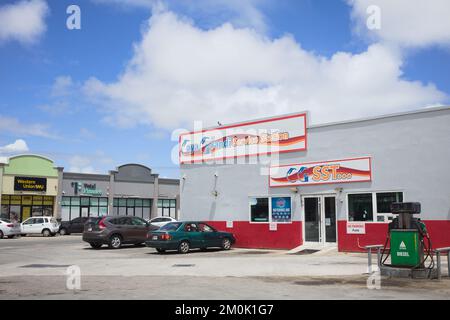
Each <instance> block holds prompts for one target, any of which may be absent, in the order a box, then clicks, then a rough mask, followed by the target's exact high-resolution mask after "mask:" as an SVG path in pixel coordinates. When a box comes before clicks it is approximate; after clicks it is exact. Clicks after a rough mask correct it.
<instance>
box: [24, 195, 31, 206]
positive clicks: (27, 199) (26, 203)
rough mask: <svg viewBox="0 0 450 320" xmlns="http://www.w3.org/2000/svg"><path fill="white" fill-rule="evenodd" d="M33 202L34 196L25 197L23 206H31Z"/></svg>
mask: <svg viewBox="0 0 450 320" xmlns="http://www.w3.org/2000/svg"><path fill="white" fill-rule="evenodd" d="M32 201H33V197H32V196H23V197H22V205H31V204H32Z"/></svg>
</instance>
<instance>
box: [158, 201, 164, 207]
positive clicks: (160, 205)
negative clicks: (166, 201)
mask: <svg viewBox="0 0 450 320" xmlns="http://www.w3.org/2000/svg"><path fill="white" fill-rule="evenodd" d="M162 206H163V201H162V200H161V199H158V208H162Z"/></svg>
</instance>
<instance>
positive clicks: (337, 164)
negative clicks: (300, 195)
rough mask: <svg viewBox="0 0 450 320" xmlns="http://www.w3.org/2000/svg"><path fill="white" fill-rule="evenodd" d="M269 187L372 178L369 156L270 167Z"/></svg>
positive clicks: (357, 180)
mask: <svg viewBox="0 0 450 320" xmlns="http://www.w3.org/2000/svg"><path fill="white" fill-rule="evenodd" d="M269 175H270V178H269V186H270V187H290V186H307V185H316V184H325V183H347V182H365V181H371V180H372V169H371V158H370V157H362V158H354V159H344V160H333V161H321V162H306V163H300V164H293V165H282V166H273V167H270V174H269Z"/></svg>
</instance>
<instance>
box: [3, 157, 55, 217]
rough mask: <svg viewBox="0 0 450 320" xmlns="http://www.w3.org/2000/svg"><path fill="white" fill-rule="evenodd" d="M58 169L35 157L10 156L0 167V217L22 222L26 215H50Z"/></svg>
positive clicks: (53, 212) (52, 210)
mask: <svg viewBox="0 0 450 320" xmlns="http://www.w3.org/2000/svg"><path fill="white" fill-rule="evenodd" d="M61 174H62V168H58V167H55V165H54V163H53V161H52V160H50V159H48V158H45V157H42V156H38V155H20V156H15V157H11V158H10V159H9V162H8V163H6V164H0V190H1V199H0V207H1V215H2V217H9V218H11V219H13V220H18V221H23V220H25V219H27V218H29V217H30V216H42V215H48V216H53V215H55V214H56V212H58V202H57V196H58V191H59V180H60V178H61Z"/></svg>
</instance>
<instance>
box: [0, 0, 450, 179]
mask: <svg viewBox="0 0 450 320" xmlns="http://www.w3.org/2000/svg"><path fill="white" fill-rule="evenodd" d="M72 4H75V5H77V6H78V8H79V9H80V15H79V16H80V28H79V29H77V28H75V29H69V28H68V26H67V20H68V19H69V22H70V21H73V20H71V19H72V18H73V16H72V14H73V11H71V10H69V12H67V9H68V7H69V6H70V5H72ZM448 17H450V2H449V1H448V0H430V1H426V2H425V1H420V0H414V1H413V0H333V1H330V0H277V1H274V0H272V1H269V0H248V1H243V0H209V1H208V0H196V1H194V0H191V1H190V0H170V1H169V0H167V1H161V0H70V1H66V0H20V1H17V0H14V1H12V0H0V159H5V157H9V156H12V155H15V154H23V153H33V154H41V155H45V156H47V157H49V158H51V159H53V160H54V161H55V163H56V165H58V166H62V167H64V168H65V171H72V172H84V173H107V172H108V170H113V169H115V168H116V167H117V166H119V165H121V164H125V163H140V164H144V165H146V166H149V167H150V168H152V169H153V170H154V172H156V173H159V174H160V176H161V177H170V178H178V176H179V170H178V164H177V162H176V161H175V160H176V159H174V153H176V152H174V150H177V147H176V143H177V140H178V139H177V136H178V133H179V132H182V131H183V130H191V129H192V128H193V126H194V121H202V124H203V125H204V126H211V125H215V124H216V123H217V121H220V122H221V123H222V124H226V123H231V122H237V121H243V120H250V119H255V118H261V117H267V116H274V115H279V114H284V113H291V112H297V111H305V110H307V111H308V112H309V113H310V117H309V120H310V122H311V123H314V124H318V123H326V122H331V121H341V120H348V119H357V118H361V117H367V116H375V115H382V114H389V113H396V112H403V111H409V110H417V109H421V108H428V107H433V106H439V105H449V104H450V103H449V102H450V77H449V76H448V75H449V74H450V19H449V18H448Z"/></svg>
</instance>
